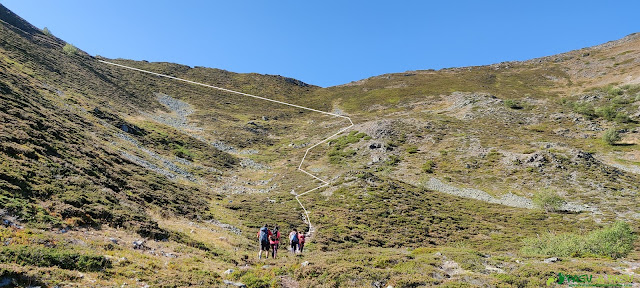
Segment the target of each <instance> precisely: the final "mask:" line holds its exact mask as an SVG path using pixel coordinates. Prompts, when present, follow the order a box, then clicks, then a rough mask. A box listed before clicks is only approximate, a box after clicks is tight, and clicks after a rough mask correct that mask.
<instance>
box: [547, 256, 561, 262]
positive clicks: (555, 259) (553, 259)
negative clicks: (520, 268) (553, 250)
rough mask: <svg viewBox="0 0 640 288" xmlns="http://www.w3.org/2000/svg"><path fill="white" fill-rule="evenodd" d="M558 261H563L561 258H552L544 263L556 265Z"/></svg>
mask: <svg viewBox="0 0 640 288" xmlns="http://www.w3.org/2000/svg"><path fill="white" fill-rule="evenodd" d="M558 261H562V260H561V259H560V258H558V257H551V258H547V259H544V261H543V262H544V263H555V262H558Z"/></svg>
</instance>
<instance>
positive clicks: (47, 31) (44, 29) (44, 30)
mask: <svg viewBox="0 0 640 288" xmlns="http://www.w3.org/2000/svg"><path fill="white" fill-rule="evenodd" d="M42 33H44V35H47V36H51V31H49V28H47V27H44V28H43V29H42Z"/></svg>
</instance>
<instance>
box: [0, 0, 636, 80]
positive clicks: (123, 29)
mask: <svg viewBox="0 0 640 288" xmlns="http://www.w3.org/2000/svg"><path fill="white" fill-rule="evenodd" d="M1 3H2V4H3V5H6V6H7V7H8V8H10V9H12V10H13V11H15V12H16V13H18V14H19V15H22V16H23V17H24V18H25V19H26V20H27V21H30V22H31V23H33V24H34V25H36V26H38V27H40V28H44V27H48V28H49V29H50V30H51V31H52V33H53V34H54V35H56V36H58V37H60V38H62V39H65V40H66V41H68V42H70V43H73V44H74V45H76V46H78V47H79V48H81V49H83V50H85V51H87V52H88V53H90V54H92V55H101V56H105V57H109V58H127V59H136V60H148V61H161V62H175V63H181V64H185V65H190V66H205V67H212V68H220V69H225V70H229V71H233V72H240V73H246V72H256V73H261V74H278V75H283V76H287V77H293V78H296V79H299V80H302V81H304V82H307V83H310V84H314V85H320V86H323V87H326V86H333V85H339V84H345V83H348V82H351V81H357V80H360V79H364V78H367V77H371V76H376V75H380V74H385V73H393V72H403V71H407V70H423V69H441V68H448V67H460V66H474V65H486V64H492V63H498V62H503V61H514V60H526V59H531V58H537V57H542V56H548V55H553V54H557V53H562V52H567V51H570V50H574V49H580V48H582V47H588V46H592V45H596V44H600V43H604V42H606V41H609V40H611V39H619V38H622V37H624V36H626V35H628V34H631V33H634V32H638V30H639V29H638V27H637V25H636V24H635V23H633V19H634V15H633V13H634V11H637V10H638V9H637V8H640V7H638V6H639V5H640V4H638V3H634V2H616V3H615V4H612V5H608V6H602V5H592V4H590V3H585V2H563V3H560V4H558V3H553V2H549V1H547V2H538V3H535V4H526V3H525V4H522V3H511V2H504V1H499V2H493V3H492V4H486V3H483V4H476V3H472V2H466V1H460V2H457V3H453V4H431V3H426V4H425V3H420V2H418V1H412V2H409V3H406V4H404V5H395V6H392V5H385V3H383V2H373V3H371V2H366V3H358V2H350V3H348V4H343V3H338V2H323V5H314V4H300V3H295V2H288V3H283V4H280V5H272V4H267V3H260V2H254V3H241V4H238V3H210V2H207V3H205V2H202V3H197V4H195V5H194V4H191V5H183V4H176V3H170V2H161V3H159V4H156V5H154V6H149V5H148V4H144V3H137V2H127V1H112V2H109V4H104V3H92V2H90V3H84V2H79V1H67V2H63V3H53V2H48V1H30V2H28V3H26V2H23V1H16V0H3V1H2V2H1ZM34 3H35V5H34ZM33 7H37V8H36V9H34V8H33ZM594 19H607V20H606V21H595V20H594Z"/></svg>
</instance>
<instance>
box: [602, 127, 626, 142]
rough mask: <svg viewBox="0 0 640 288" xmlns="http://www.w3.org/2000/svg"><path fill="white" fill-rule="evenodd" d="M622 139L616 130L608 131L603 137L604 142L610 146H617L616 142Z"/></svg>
mask: <svg viewBox="0 0 640 288" xmlns="http://www.w3.org/2000/svg"><path fill="white" fill-rule="evenodd" d="M620 139H621V137H620V134H619V133H618V131H617V130H616V129H614V128H611V129H609V130H607V131H606V132H604V134H603V135H602V140H603V141H604V142H605V143H607V144H609V145H613V144H615V143H616V142H618V141H620Z"/></svg>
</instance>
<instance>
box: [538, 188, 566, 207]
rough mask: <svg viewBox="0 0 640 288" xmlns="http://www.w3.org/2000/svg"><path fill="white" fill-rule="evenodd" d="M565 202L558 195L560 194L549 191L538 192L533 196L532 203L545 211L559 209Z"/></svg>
mask: <svg viewBox="0 0 640 288" xmlns="http://www.w3.org/2000/svg"><path fill="white" fill-rule="evenodd" d="M565 203H566V201H565V200H564V199H563V198H562V197H560V195H558V194H557V193H555V192H551V191H543V192H540V193H538V194H536V195H535V196H534V198H533V204H536V206H538V207H539V208H540V209H543V210H545V211H547V212H557V211H560V208H562V205H564V204H565Z"/></svg>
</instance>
